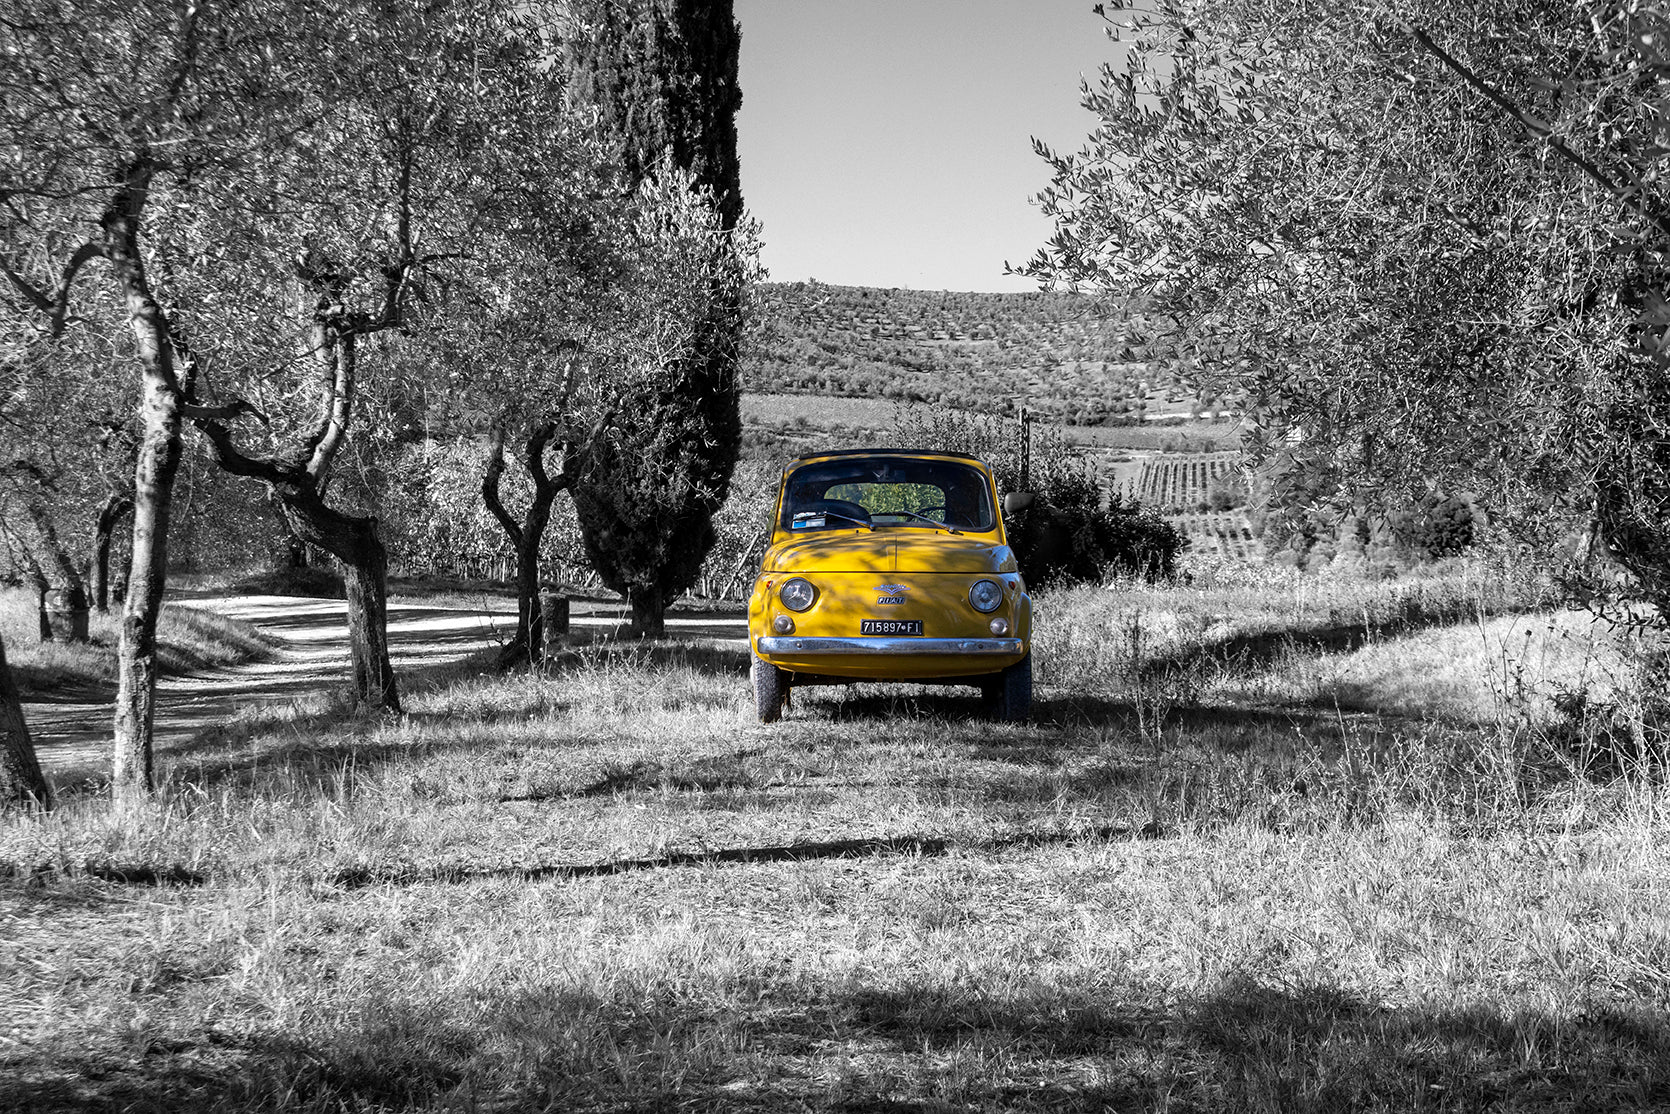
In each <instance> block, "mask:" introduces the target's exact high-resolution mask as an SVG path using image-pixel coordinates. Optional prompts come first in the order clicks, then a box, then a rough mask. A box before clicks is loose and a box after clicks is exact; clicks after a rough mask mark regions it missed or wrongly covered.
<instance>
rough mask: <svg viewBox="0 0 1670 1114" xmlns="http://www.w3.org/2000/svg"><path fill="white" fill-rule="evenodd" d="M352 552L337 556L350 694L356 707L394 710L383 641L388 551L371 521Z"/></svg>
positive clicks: (390, 670)
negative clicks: (350, 669) (351, 685)
mask: <svg viewBox="0 0 1670 1114" xmlns="http://www.w3.org/2000/svg"><path fill="white" fill-rule="evenodd" d="M354 548H355V552H354V555H353V556H352V557H343V556H341V555H340V554H339V555H337V560H338V562H339V563H340V564H341V566H342V579H343V583H344V584H345V586H346V587H347V596H348V642H349V646H350V653H351V655H352V659H353V668H354V697H355V700H356V701H357V702H358V704H359V705H360V707H362V708H369V709H372V710H377V711H389V712H398V711H399V710H400V693H399V691H398V690H397V688H396V686H395V681H394V667H393V665H392V664H391V663H390V661H389V644H388V554H387V553H386V552H385V551H384V549H383V543H382V540H381V539H380V538H378V537H377V527H376V523H375V522H374V521H371V522H369V523H368V527H367V529H366V530H365V531H364V533H363V535H362V537H361V538H360V541H359V544H358V545H357V546H355V547H354Z"/></svg>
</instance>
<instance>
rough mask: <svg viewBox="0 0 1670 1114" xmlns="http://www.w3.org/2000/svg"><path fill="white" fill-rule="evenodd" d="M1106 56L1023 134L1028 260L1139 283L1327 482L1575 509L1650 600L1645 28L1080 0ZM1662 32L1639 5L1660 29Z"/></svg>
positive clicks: (1184, 346)
mask: <svg viewBox="0 0 1670 1114" xmlns="http://www.w3.org/2000/svg"><path fill="white" fill-rule="evenodd" d="M1099 8H1100V10H1102V12H1103V14H1104V17H1105V18H1106V19H1107V21H1108V24H1109V29H1110V33H1111V34H1112V36H1113V38H1114V39H1115V40H1116V42H1117V43H1118V44H1119V46H1120V48H1122V49H1123V51H1124V59H1123V62H1122V64H1120V65H1118V66H1110V67H1108V68H1106V69H1105V70H1104V71H1103V73H1102V74H1101V75H1100V77H1099V78H1098V79H1097V80H1096V81H1094V82H1091V83H1088V84H1087V85H1086V87H1085V89H1084V103H1085V105H1086V107H1087V108H1089V109H1090V110H1091V111H1092V112H1093V113H1094V114H1095V116H1096V120H1097V124H1096V129H1095V132H1094V134H1093V135H1092V137H1091V140H1090V142H1089V143H1088V144H1087V145H1086V146H1085V147H1084V148H1083V149H1082V150H1080V151H1078V152H1075V153H1057V152H1053V151H1049V150H1047V149H1042V150H1043V153H1044V155H1045V156H1046V158H1048V160H1049V162H1050V165H1051V167H1052V170H1053V175H1054V179H1053V182H1052V184H1051V185H1050V186H1049V187H1048V188H1047V189H1046V190H1045V191H1044V193H1043V195H1042V198H1041V200H1042V204H1043V207H1044V210H1045V211H1046V213H1048V214H1049V215H1050V216H1052V217H1053V218H1054V220H1055V222H1056V233H1055V235H1054V237H1053V238H1052V239H1051V241H1050V243H1049V244H1048V245H1047V246H1046V247H1045V248H1044V249H1043V251H1041V252H1040V253H1039V255H1038V257H1037V258H1035V259H1034V260H1033V261H1032V262H1031V263H1030V264H1029V265H1028V266H1027V268H1026V270H1027V272H1028V273H1030V274H1032V275H1034V276H1036V277H1038V278H1040V279H1041V280H1045V281H1052V282H1059V283H1065V284H1071V285H1082V286H1089V287H1093V288H1099V289H1103V290H1107V291H1109V292H1113V293H1116V294H1119V295H1121V296H1125V295H1130V294H1133V293H1138V292H1142V293H1146V294H1148V295H1149V296H1150V297H1151V298H1152V300H1153V305H1154V306H1155V307H1156V308H1157V309H1158V310H1159V311H1161V313H1162V315H1163V316H1164V317H1165V319H1166V320H1167V321H1168V322H1169V325H1168V327H1167V328H1165V329H1164V330H1162V331H1160V332H1157V333H1156V334H1155V335H1143V336H1138V337H1135V338H1133V339H1134V340H1135V341H1136V342H1137V343H1138V344H1139V345H1140V346H1142V347H1143V350H1144V351H1145V354H1146V355H1148V356H1150V357H1151V358H1155V359H1162V360H1169V361H1173V362H1174V363H1175V364H1176V365H1177V366H1178V367H1179V368H1180V369H1181V370H1182V371H1183V372H1184V373H1185V374H1190V375H1193V376H1194V377H1196V378H1197V379H1199V380H1201V381H1202V382H1204V383H1205V384H1207V385H1208V386H1210V387H1214V388H1217V389H1220V390H1223V391H1226V392H1230V393H1233V395H1234V396H1236V397H1238V398H1239V399H1240V401H1241V404H1242V405H1243V406H1244V407H1245V409H1246V411H1247V413H1248V415H1249V418H1250V419H1251V424H1252V428H1253V433H1252V437H1251V445H1250V447H1251V448H1252V450H1253V451H1254V453H1255V455H1256V456H1257V457H1258V458H1259V459H1260V460H1261V461H1263V462H1264V464H1265V465H1266V466H1267V468H1268V469H1269V470H1270V472H1271V474H1272V475H1274V476H1275V477H1276V478H1277V480H1278V482H1282V483H1288V484H1290V485H1291V486H1293V487H1296V488H1303V489H1308V490H1310V491H1311V493H1312V494H1313V495H1314V496H1315V497H1316V498H1317V499H1318V500H1320V501H1322V502H1334V503H1335V504H1345V503H1349V502H1351V501H1352V500H1368V501H1370V502H1375V501H1379V502H1385V501H1388V500H1394V499H1396V500H1409V499H1418V498H1421V497H1423V496H1426V495H1428V494H1429V493H1433V492H1458V493H1467V494H1469V495H1471V496H1473V497H1475V498H1477V499H1478V500H1479V501H1480V502H1481V503H1483V504H1484V505H1485V506H1486V507H1487V509H1489V510H1490V511H1491V512H1492V513H1493V514H1494V515H1495V516H1496V517H1497V519H1498V520H1499V521H1501V522H1503V523H1505V524H1507V525H1509V526H1510V527H1515V528H1517V529H1518V531H1519V532H1520V533H1521V534H1522V536H1524V537H1525V538H1526V539H1527V540H1529V541H1532V542H1535V543H1536V545H1537V547H1538V548H1539V549H1540V550H1542V551H1544V552H1549V551H1550V550H1551V549H1553V548H1554V546H1555V543H1556V542H1557V540H1558V536H1559V535H1560V534H1562V533H1566V532H1569V531H1570V530H1571V529H1572V528H1574V527H1580V526H1582V525H1584V524H1588V525H1589V526H1591V527H1592V530H1593V536H1594V537H1595V538H1597V539H1598V540H1599V541H1600V542H1601V543H1602V544H1603V545H1604V546H1605V547H1606V548H1607V549H1608V550H1609V551H1610V552H1611V553H1612V554H1613V555H1614V556H1616V557H1617V558H1618V559H1619V560H1620V561H1622V562H1623V563H1624V564H1625V565H1626V566H1627V567H1629V568H1630V570H1631V571H1632V572H1633V573H1634V574H1635V576H1636V582H1637V585H1638V587H1639V588H1640V590H1641V591H1643V592H1644V593H1645V594H1646V595H1647V596H1648V598H1653V599H1656V600H1658V601H1660V602H1670V546H1667V545H1666V542H1667V541H1670V537H1667V536H1666V535H1665V534H1664V533H1663V531H1664V528H1665V527H1664V523H1665V522H1666V521H1667V517H1666V514H1665V511H1666V510H1667V509H1670V498H1667V497H1670V482H1667V480H1670V475H1667V471H1666V468H1667V466H1670V458H1666V457H1665V455H1664V445H1665V444H1666V443H1667V442H1666V440H1665V438H1664V437H1663V429H1664V426H1665V422H1666V419H1670V409H1667V407H1666V399H1665V398H1664V397H1663V394H1664V391H1663V383H1664V382H1665V377H1664V375H1663V371H1664V358H1663V352H1664V348H1663V330H1664V328H1665V326H1666V325H1667V324H1670V312H1667V311H1666V310H1665V309H1664V305H1665V302H1664V299H1663V297H1662V287H1663V281H1662V278H1663V275H1662V264H1661V263H1660V260H1661V259H1662V258H1665V256H1664V255H1663V252H1664V250H1665V249H1667V248H1670V242H1667V241H1666V238H1665V237H1666V228H1667V227H1670V225H1667V224H1666V223H1665V216H1664V212H1665V209H1664V202H1663V198H1662V196H1661V192H1660V189H1659V178H1660V175H1661V173H1662V170H1661V164H1662V159H1661V158H1660V156H1659V153H1658V152H1660V151H1661V150H1662V149H1663V147H1664V145H1665V144H1664V139H1665V136H1664V135H1663V129H1664V125H1663V124H1662V121H1663V120H1664V119H1666V118H1667V117H1666V114H1665V109H1666V108H1670V105H1667V104H1666V103H1665V95H1664V94H1663V93H1661V92H1660V91H1659V90H1660V86H1659V84H1658V78H1659V77H1661V76H1662V75H1663V74H1664V72H1665V71H1664V56H1663V54H1662V50H1663V47H1662V45H1661V44H1662V42H1663V36H1662V28H1658V24H1659V23H1660V22H1661V21H1660V20H1659V18H1658V17H1657V16H1656V15H1653V14H1652V13H1651V12H1649V11H1647V10H1646V9H1643V8H1640V7H1639V6H1637V5H1634V4H1628V3H1622V4H1620V3H1594V2H1585V3H1581V4H1577V5H1568V6H1563V7H1533V8H1525V7H1524V6H1523V5H1518V4H1514V3H1511V2H1508V0H1474V2H1471V3H1469V4H1467V5H1464V6H1462V7H1461V8H1457V7H1455V6H1454V5H1440V4H1437V3H1416V4H1413V5H1411V4H1392V3H1387V2H1382V0H1371V2H1366V3H1359V4H1353V5H1349V6H1346V7H1344V8H1339V7H1337V6H1334V5H1328V4H1323V3H1320V2H1319V0H1318V2H1306V3H1299V4H1293V5H1285V6H1280V7H1273V6H1268V5H1258V4H1252V3H1246V2H1242V0H1188V2H1162V3H1160V4H1158V5H1156V6H1154V7H1153V8H1144V9H1142V10H1141V11H1131V12H1125V11H1122V10H1120V9H1121V8H1122V5H1118V4H1105V5H1100V6H1099ZM1655 28H1656V30H1655Z"/></svg>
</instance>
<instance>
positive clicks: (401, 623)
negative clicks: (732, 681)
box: [23, 596, 747, 774]
mask: <svg viewBox="0 0 1670 1114" xmlns="http://www.w3.org/2000/svg"><path fill="white" fill-rule="evenodd" d="M503 602H504V603H505V605H506V606H510V604H509V601H503ZM186 606H190V607H198V608H202V609H204V610H206V611H213V612H216V613H217V614H221V615H226V616H229V617H230V618H234V619H242V620H245V621H246V622H250V623H254V624H255V625H257V626H259V627H260V628H261V630H262V631H263V632H265V633H266V634H268V635H269V636H271V637H272V638H273V639H274V641H276V642H277V643H278V646H279V648H278V651H277V652H276V653H275V654H274V656H273V658H272V660H270V661H264V662H252V663H249V664H247V665H238V666H232V667H228V668H224V669H214V670H209V671H207V672H203V673H193V674H190V675H188V676H184V677H169V678H166V679H164V680H163V681H162V682H161V683H160V684H159V685H158V686H157V689H158V691H157V721H156V753H157V755H158V756H159V757H161V756H163V755H166V754H167V753H168V752H169V751H170V750H172V749H176V748H179V747H182V746H184V745H185V744H187V743H189V742H190V741H191V740H192V739H193V738H194V737H195V736H197V735H198V734H199V733H201V732H203V731H206V730H210V729H213V728H215V727H218V726H220V725H221V724H224V723H226V722H227V721H228V720H230V719H231V718H232V717H233V716H234V715H235V714H236V713H237V712H238V711H240V710H242V709H246V708H251V707H261V706H273V705H285V704H289V703H291V702H294V701H296V700H300V699H302V698H305V697H308V696H311V695H313V694H315V693H320V692H329V691H331V690H332V689H335V688H339V687H342V686H345V685H346V684H347V683H348V626H347V605H346V604H345V603H343V601H341V600H325V599H306V598H298V597H294V596H237V597H217V598H210V599H194V600H191V601H190V602H189V604H186ZM573 623H574V625H575V626H577V627H597V628H603V627H618V626H619V625H620V624H621V614H620V612H619V610H618V609H612V608H609V607H606V606H604V607H598V606H595V605H590V606H587V605H580V606H577V607H576V614H575V615H574V618H573ZM667 627H668V630H669V633H676V634H682V635H696V636H704V637H709V638H718V639H723V640H727V641H728V640H730V639H733V638H734V639H737V640H738V644H739V645H745V644H746V643H745V639H746V636H747V629H746V621H745V620H743V619H740V618H737V617H735V616H707V615H669V616H668V618H667ZM515 628H516V614H515V612H514V611H513V610H512V611H496V612H490V613H489V612H482V611H462V610H457V609H453V608H443V607H424V606H421V605H418V604H410V603H391V604H389V650H390V654H391V655H392V657H393V659H394V667H395V669H396V671H398V672H400V673H403V674H406V673H409V672H410V671H412V670H413V669H420V668H423V667H426V666H433V665H442V664H445V663H448V662H453V661H457V660H458V659H460V658H464V657H468V656H469V655H470V654H473V653H476V652H477V651H479V650H484V649H488V648H490V647H494V646H498V645H501V644H502V643H503V642H504V641H505V640H506V639H507V638H508V637H509V635H510V634H511V633H512V632H514V630H515ZM23 711H24V715H25V716H26V717H27V718H28V722H29V730H30V734H31V735H32V736H33V738H34V741H35V753H36V754H37V755H38V756H39V757H40V761H41V766H42V767H43V768H44V769H45V770H47V771H48V772H49V773H58V774H62V773H65V772H68V771H76V772H80V771H82V770H85V771H86V772H87V773H89V774H99V773H102V772H104V771H108V769H109V767H110V750H111V728H110V719H111V706H110V705H109V704H108V703H104V702H97V703H78V702H74V701H73V700H71V701H42V702H38V703H37V702H31V703H25V704H24V706H23Z"/></svg>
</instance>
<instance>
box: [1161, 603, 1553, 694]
mask: <svg viewBox="0 0 1670 1114" xmlns="http://www.w3.org/2000/svg"><path fill="white" fill-rule="evenodd" d="M1525 610H1528V609H1527V608H1502V609H1500V610H1495V611H1491V612H1490V614H1491V615H1492V616H1495V615H1507V614H1514V613H1518V612H1521V611H1525ZM1477 614H1478V613H1477V611H1476V609H1475V608H1473V607H1472V606H1471V605H1470V604H1469V603H1467V602H1455V603H1452V604H1449V605H1441V606H1431V605H1429V604H1428V603H1427V601H1425V600H1423V599H1420V598H1410V599H1406V600H1404V601H1403V603H1402V606H1401V608H1400V609H1399V610H1398V611H1397V612H1395V613H1393V614H1390V615H1377V616H1370V617H1369V618H1367V619H1366V620H1365V619H1364V618H1363V617H1362V616H1360V615H1359V616H1356V617H1354V618H1347V617H1345V616H1344V615H1341V616H1339V617H1338V618H1337V619H1336V620H1335V621H1333V622H1329V623H1325V624H1321V625H1318V626H1314V627H1306V628H1296V629H1284V630H1276V631H1253V632H1248V633H1246V634H1236V635H1230V636H1228V637H1226V638H1221V639H1214V640H1212V641H1207V642H1202V643H1199V644H1197V645H1192V646H1184V647H1181V648H1179V649H1178V650H1177V651H1175V652H1174V653H1169V654H1157V655H1155V656H1153V657H1150V658H1148V659H1147V660H1146V661H1144V662H1143V665H1142V669H1141V675H1142V676H1143V677H1144V678H1145V679H1146V678H1154V677H1163V676H1164V675H1166V674H1168V673H1175V672H1179V671H1182V672H1187V671H1189V670H1192V669H1198V668H1200V667H1202V666H1206V665H1212V666H1215V667H1220V668H1221V667H1225V666H1228V667H1232V668H1235V669H1239V670H1242V671H1246V672H1251V671H1253V670H1256V669H1260V668H1264V667H1267V666H1269V665H1271V664H1273V663H1274V662H1276V661H1278V660H1280V659H1281V658H1282V657H1283V656H1284V655H1287V654H1289V653H1293V652H1295V651H1298V652H1303V653H1326V654H1343V653H1350V652H1352V651H1355V650H1360V649H1362V648H1363V647H1364V646H1366V645H1368V644H1369V643H1371V642H1375V641H1379V640H1380V639H1384V638H1396V637H1398V636H1400V635H1405V634H1410V633H1412V632H1415V631H1419V630H1426V629H1429V628H1432V627H1446V626H1453V625H1455V624H1456V623H1463V622H1470V621H1473V620H1474V619H1476V618H1477Z"/></svg>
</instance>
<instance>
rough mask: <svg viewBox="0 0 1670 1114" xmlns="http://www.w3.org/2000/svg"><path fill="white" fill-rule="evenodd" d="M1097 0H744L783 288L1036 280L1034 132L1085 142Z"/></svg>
mask: <svg viewBox="0 0 1670 1114" xmlns="http://www.w3.org/2000/svg"><path fill="white" fill-rule="evenodd" d="M1092 4H1093V0H735V5H736V15H737V19H738V21H739V22H740V23H741V25H742V60H741V83H742V111H741V112H740V113H739V114H738V117H737V130H738V143H739V147H740V151H741V159H742V193H743V199H744V200H745V202H746V203H747V205H748V208H749V210H750V211H751V212H752V213H753V215H754V217H755V218H756V219H758V220H759V221H760V223H761V226H762V232H763V236H764V241H765V244H764V251H763V261H764V263H765V266H766V268H767V269H768V270H769V271H770V273H771V279H772V281H775V282H794V281H803V280H806V279H817V280H818V281H819V282H824V283H836V284H843V285H853V286H904V287H912V288H914V289H919V290H1034V289H1037V284H1036V283H1034V282H1031V281H1029V280H1026V279H1021V278H1016V277H1013V276H1005V275H1004V274H1003V263H1004V261H1005V260H1008V261H1009V262H1011V263H1014V264H1016V265H1017V266H1018V265H1019V264H1021V263H1022V262H1024V261H1025V260H1027V259H1028V258H1030V257H1031V256H1032V255H1033V253H1034V252H1036V251H1037V250H1038V248H1039V247H1040V246H1042V245H1043V243H1044V241H1045V240H1046V239H1047V238H1048V237H1049V234H1050V231H1051V229H1050V223H1049V221H1048V220H1047V219H1045V218H1044V216H1043V215H1042V214H1041V213H1039V212H1038V210H1037V208H1036V206H1034V205H1033V204H1031V202H1030V198H1032V197H1033V196H1034V195H1036V194H1037V193H1038V192H1039V191H1040V190H1041V189H1043V188H1044V187H1045V186H1046V185H1047V184H1048V183H1049V168H1048V167H1047V165H1046V164H1045V163H1044V161H1043V160H1042V159H1040V158H1038V156H1037V155H1036V154H1034V153H1033V150H1032V137H1033V136H1036V137H1038V138H1039V139H1041V140H1043V141H1044V142H1046V143H1048V144H1050V145H1051V146H1054V147H1064V148H1069V149H1072V150H1077V149H1078V148H1079V147H1080V146H1081V145H1082V144H1083V141H1084V140H1085V138H1086V137H1087V136H1088V135H1089V132H1090V129H1091V127H1092V126H1093V125H1094V123H1095V118H1094V117H1093V116H1091V114H1090V113H1089V112H1087V111H1085V110H1084V108H1083V107H1081V106H1080V104H1079V91H1078V86H1079V76H1080V74H1081V73H1082V74H1087V75H1093V74H1095V73H1096V72H1097V70H1098V69H1099V68H1100V67H1101V65H1102V64H1103V63H1104V62H1107V61H1110V60H1111V59H1112V58H1113V57H1114V50H1115V48H1114V46H1113V44H1111V43H1109V42H1108V40H1107V38H1106V37H1105V36H1104V35H1103V33H1102V28H1103V26H1104V24H1103V23H1102V21H1101V19H1100V17H1098V16H1096V15H1094V14H1093V13H1092V12H1091V7H1092Z"/></svg>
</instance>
